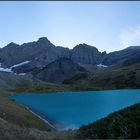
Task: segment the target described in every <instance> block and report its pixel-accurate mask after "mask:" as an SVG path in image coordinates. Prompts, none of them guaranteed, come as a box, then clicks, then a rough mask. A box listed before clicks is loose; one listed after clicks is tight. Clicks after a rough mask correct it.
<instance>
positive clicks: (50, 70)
mask: <svg viewBox="0 0 140 140" xmlns="http://www.w3.org/2000/svg"><path fill="white" fill-rule="evenodd" d="M77 71H85V69H84V68H82V67H81V66H79V65H78V64H77V63H74V62H73V61H72V60H70V59H67V58H60V59H58V60H56V61H54V62H52V63H50V64H48V65H47V66H46V67H44V68H42V69H36V70H34V71H33V75H34V76H35V77H36V78H38V79H40V80H43V81H49V82H52V83H62V82H63V81H64V79H65V78H67V77H68V76H70V75H71V74H73V73H75V72H77Z"/></svg>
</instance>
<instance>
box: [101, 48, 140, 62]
mask: <svg viewBox="0 0 140 140" xmlns="http://www.w3.org/2000/svg"><path fill="white" fill-rule="evenodd" d="M133 60H134V61H133ZM137 62H140V46H132V47H128V48H126V49H124V50H121V51H116V52H111V53H109V54H107V55H106V56H105V58H104V60H103V62H102V63H103V64H104V65H117V64H122V65H123V64H124V65H127V64H130V63H131V64H133V63H137Z"/></svg>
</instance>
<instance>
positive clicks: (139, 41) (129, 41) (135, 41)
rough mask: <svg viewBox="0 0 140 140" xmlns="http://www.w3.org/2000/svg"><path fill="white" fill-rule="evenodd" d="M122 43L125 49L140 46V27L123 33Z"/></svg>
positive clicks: (121, 36)
mask: <svg viewBox="0 0 140 140" xmlns="http://www.w3.org/2000/svg"><path fill="white" fill-rule="evenodd" d="M120 42H121V45H122V46H123V47H129V46H136V45H137V46H138V45H139V46H140V26H137V27H135V28H129V29H127V30H124V31H122V32H121V34H120Z"/></svg>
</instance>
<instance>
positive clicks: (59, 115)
mask: <svg viewBox="0 0 140 140" xmlns="http://www.w3.org/2000/svg"><path fill="white" fill-rule="evenodd" d="M11 98H12V99H14V100H15V101H16V102H18V103H21V104H23V105H26V106H28V107H29V108H30V109H31V110H33V111H34V112H36V113H37V114H39V115H40V116H42V117H43V118H47V120H49V122H50V123H51V124H52V125H53V126H54V127H55V128H56V129H57V130H66V129H76V128H79V127H80V126H82V125H86V124H88V123H91V122H94V121H96V120H99V119H101V118H103V117H105V116H107V115H108V114H109V113H112V112H114V111H118V110H120V109H122V108H125V107H127V106H130V105H133V104H135V103H138V102H140V90H139V89H138V90H108V91H84V92H57V93H47V94H45V93H38V94H35V93H23V94H18V95H14V96H12V97H11Z"/></svg>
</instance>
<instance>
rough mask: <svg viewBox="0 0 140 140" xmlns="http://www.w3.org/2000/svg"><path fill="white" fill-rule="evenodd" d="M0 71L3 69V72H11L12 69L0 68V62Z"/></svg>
mask: <svg viewBox="0 0 140 140" xmlns="http://www.w3.org/2000/svg"><path fill="white" fill-rule="evenodd" d="M0 71H4V72H12V70H11V69H9V68H2V67H1V63H0Z"/></svg>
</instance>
